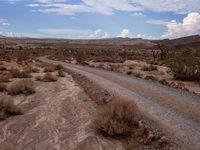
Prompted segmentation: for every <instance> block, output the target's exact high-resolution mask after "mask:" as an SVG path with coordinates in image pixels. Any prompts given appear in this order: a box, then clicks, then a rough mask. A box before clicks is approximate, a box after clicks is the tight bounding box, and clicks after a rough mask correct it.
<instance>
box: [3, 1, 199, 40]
mask: <svg viewBox="0 0 200 150" xmlns="http://www.w3.org/2000/svg"><path fill="white" fill-rule="evenodd" d="M0 34H2V35H6V36H23V37H24V36H26V37H40V38H43V37H50V38H54V37H55V38H68V39H79V38H81V39H82V38H84V39H96V38H109V37H131V38H146V39H159V38H178V37H182V36H188V35H194V34H200V0H0Z"/></svg>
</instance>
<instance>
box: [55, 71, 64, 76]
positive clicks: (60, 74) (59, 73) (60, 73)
mask: <svg viewBox="0 0 200 150" xmlns="http://www.w3.org/2000/svg"><path fill="white" fill-rule="evenodd" d="M57 76H58V77H65V73H64V72H63V71H62V70H58V74H57Z"/></svg>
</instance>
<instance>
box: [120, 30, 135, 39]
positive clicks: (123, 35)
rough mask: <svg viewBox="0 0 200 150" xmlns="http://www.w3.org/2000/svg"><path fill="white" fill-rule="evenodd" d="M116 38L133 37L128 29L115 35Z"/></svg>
mask: <svg viewBox="0 0 200 150" xmlns="http://www.w3.org/2000/svg"><path fill="white" fill-rule="evenodd" d="M117 37H122V38H126V37H133V35H132V33H131V32H130V31H129V29H123V30H122V32H121V33H120V34H119V35H117Z"/></svg>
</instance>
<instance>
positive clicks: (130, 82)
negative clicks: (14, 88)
mask: <svg viewBox="0 0 200 150" xmlns="http://www.w3.org/2000/svg"><path fill="white" fill-rule="evenodd" d="M38 59H39V60H41V61H43V62H46V63H51V64H61V65H63V66H64V67H65V68H67V69H70V70H72V71H74V72H77V73H79V74H82V75H85V76H86V77H88V78H89V79H91V80H92V81H94V82H96V83H97V84H99V85H100V86H102V87H104V88H105V89H107V90H108V91H110V92H112V93H114V94H116V95H120V96H122V97H124V98H128V99H134V101H135V102H136V104H137V105H138V107H139V109H140V111H141V113H142V114H143V115H144V116H146V117H148V118H149V119H150V120H151V121H152V122H153V123H155V124H156V125H157V127H158V128H160V129H162V130H164V131H165V132H166V133H167V134H169V135H170V136H171V137H172V139H174V140H176V141H177V143H178V145H179V147H180V149H181V150H182V149H183V150H200V96H197V95H195V94H192V93H189V92H186V91H182V90H179V89H174V88H170V87H167V86H163V85H160V84H158V83H153V82H151V81H146V80H143V79H139V78H136V77H133V76H127V75H124V74H121V73H116V72H111V71H106V70H102V69H96V68H90V67H87V66H81V65H73V64H68V63H65V62H61V61H53V60H49V59H47V58H46V57H39V58H38Z"/></svg>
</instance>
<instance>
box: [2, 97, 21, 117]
mask: <svg viewBox="0 0 200 150" xmlns="http://www.w3.org/2000/svg"><path fill="white" fill-rule="evenodd" d="M20 114H22V109H21V108H20V107H18V106H16V105H15V104H14V102H13V99H12V97H10V96H8V95H1V96H0V120H2V119H5V118H6V117H8V116H10V115H20Z"/></svg>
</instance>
